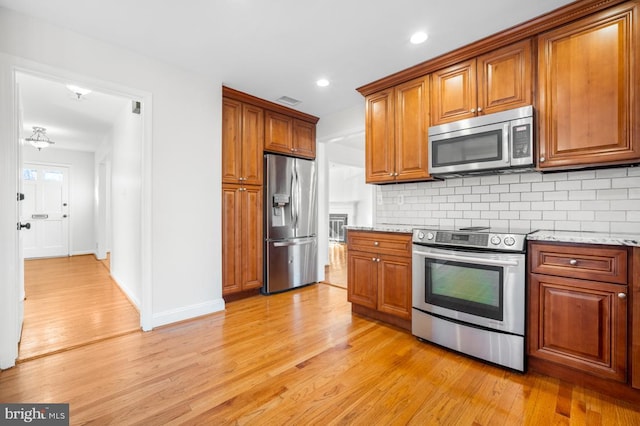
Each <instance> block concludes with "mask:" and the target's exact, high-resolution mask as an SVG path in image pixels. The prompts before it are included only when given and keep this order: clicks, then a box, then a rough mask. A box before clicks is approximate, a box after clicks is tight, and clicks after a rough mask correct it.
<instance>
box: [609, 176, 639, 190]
mask: <svg viewBox="0 0 640 426" xmlns="http://www.w3.org/2000/svg"><path fill="white" fill-rule="evenodd" d="M611 187H612V188H640V176H637V177H625V178H615V179H611Z"/></svg>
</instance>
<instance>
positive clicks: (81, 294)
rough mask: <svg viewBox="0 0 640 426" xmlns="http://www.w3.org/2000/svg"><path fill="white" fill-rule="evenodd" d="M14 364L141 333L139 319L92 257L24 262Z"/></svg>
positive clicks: (101, 263) (103, 266)
mask: <svg viewBox="0 0 640 426" xmlns="http://www.w3.org/2000/svg"><path fill="white" fill-rule="evenodd" d="M24 269H25V271H24V273H25V292H26V300H25V303H24V310H25V313H24V325H23V329H22V340H21V342H20V348H19V356H18V362H24V361H26V360H28V359H32V358H39V357H41V356H44V355H48V354H51V353H56V352H62V351H65V350H68V349H72V348H75V347H79V346H84V345H86V344H89V343H94V342H98V341H101V340H105V339H108V338H112V337H116V336H122V335H124V334H128V333H132V332H135V331H137V330H140V315H139V313H138V311H137V310H136V309H135V308H134V307H133V305H132V304H131V302H129V300H128V299H127V297H126V296H125V295H124V293H123V292H122V291H121V290H120V288H119V287H118V286H117V284H116V283H115V282H114V281H113V280H112V279H111V276H110V275H109V269H108V262H104V261H98V260H96V259H95V257H94V256H93V255H85V256H71V257H60V258H49V259H33V260H26V261H25V268H24Z"/></svg>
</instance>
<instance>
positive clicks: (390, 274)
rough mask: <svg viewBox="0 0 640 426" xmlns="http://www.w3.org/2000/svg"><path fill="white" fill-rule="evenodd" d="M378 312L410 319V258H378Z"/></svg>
mask: <svg viewBox="0 0 640 426" xmlns="http://www.w3.org/2000/svg"><path fill="white" fill-rule="evenodd" d="M379 259H380V261H379V262H377V263H378V310H379V311H381V312H386V313H388V314H392V315H395V316H397V317H400V318H405V319H411V258H407V257H399V256H380V257H379Z"/></svg>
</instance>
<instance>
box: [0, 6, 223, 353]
mask: <svg viewBox="0 0 640 426" xmlns="http://www.w3.org/2000/svg"><path fill="white" fill-rule="evenodd" d="M0 53H2V54H3V56H2V62H0V66H1V67H2V68H1V69H0V78H1V79H2V80H1V81H0V88H2V93H3V96H2V97H0V98H1V99H0V123H2V124H3V127H2V131H1V132H0V137H1V140H0V146H1V148H0V158H2V159H3V161H5V162H6V164H7V165H9V166H8V167H7V168H3V169H2V170H3V173H4V172H5V171H6V174H7V176H4V175H3V176H4V177H5V178H6V179H3V180H2V181H0V182H1V183H0V186H1V188H2V189H1V191H2V192H1V193H0V195H3V197H4V199H10V200H12V199H15V192H16V191H15V189H16V188H15V179H12V176H15V175H14V174H13V171H14V170H15V166H14V167H13V169H12V168H11V166H10V165H11V164H14V163H17V153H16V149H15V147H14V144H16V132H14V130H15V129H14V127H15V125H14V124H13V123H15V122H16V121H17V118H16V113H15V111H16V106H15V97H12V96H10V95H11V94H12V93H13V87H14V81H13V74H14V72H15V69H16V67H17V68H20V69H23V70H27V71H36V72H39V73H42V74H44V75H47V76H51V75H54V76H57V77H58V78H63V77H65V78H68V79H71V78H73V80H74V81H75V82H77V83H78V84H83V85H86V86H87V87H95V86H98V87H99V89H100V90H101V91H104V92H107V93H113V94H117V95H123V94H130V93H134V94H138V96H139V97H140V98H141V99H142V98H144V99H153V101H152V105H146V110H147V112H148V113H149V117H148V120H151V123H152V126H150V127H147V126H146V124H145V127H144V137H145V153H146V155H145V160H144V165H143V168H142V174H143V179H144V183H143V217H144V216H148V217H145V218H144V220H142V221H141V226H142V227H143V233H144V235H147V234H148V239H146V240H144V241H142V247H143V253H142V263H143V265H142V273H143V278H142V280H143V298H144V300H143V301H142V305H143V306H142V308H143V322H144V321H146V320H145V318H146V316H145V312H146V309H145V304H146V303H149V311H150V317H149V318H150V319H149V320H148V323H147V324H146V326H145V324H143V326H144V327H146V328H149V327H152V326H157V325H161V324H165V323H168V322H172V321H178V320H182V319H186V318H190V317H193V316H196V315H201V314H207V313H210V312H214V311H218V310H221V309H224V301H223V299H222V287H221V242H220V228H221V189H220V182H221V176H220V157H221V154H220V153H221V148H220V146H221V145H220V144H221V128H222V126H221V103H222V89H221V86H222V81H221V79H219V78H216V77H215V76H208V77H206V78H205V77H202V76H200V75H197V74H194V73H191V72H187V71H185V70H182V69H179V68H177V67H173V66H169V65H167V64H166V63H164V62H161V61H157V60H153V59H150V58H148V57H145V56H142V55H138V54H135V53H132V52H129V51H127V50H125V49H123V48H119V47H115V46H112V45H109V44H107V43H103V42H99V41H96V40H94V39H91V38H88V37H84V36H81V35H78V34H75V33H73V32H71V31H68V30H65V29H61V28H58V27H55V26H53V25H50V24H48V23H46V22H44V21H40V20H38V19H35V18H31V17H27V16H24V15H21V14H18V13H15V12H12V11H9V10H7V9H4V8H0ZM5 94H7V96H5ZM143 107H145V106H143ZM145 123H149V121H145ZM5 124H8V125H7V126H4V125H5ZM203 135H206V137H203ZM3 165H4V163H3ZM147 177H148V178H149V179H148V180H149V182H147ZM147 190H149V191H150V193H149V194H147V192H146V191H147ZM11 194H12V197H11V198H7V197H8V196H9V195H11ZM147 198H148V200H149V203H148V204H147V203H146V200H147ZM193 212H196V213H197V219H198V220H197V221H194V220H193V217H192V216H193ZM15 216H16V214H15V213H13V214H11V213H3V215H2V216H0V219H1V220H2V221H3V222H2V223H3V226H4V225H7V224H11V227H9V228H8V229H15V223H16V220H15V219H16V218H15ZM194 222H197V225H194V224H193V223H194ZM190 223H191V224H192V225H189V224H190ZM144 227H148V233H147V232H146V231H145V228H144ZM0 228H1V227H0ZM3 237H7V239H6V240H5V239H4V238H3ZM0 241H3V244H5V245H3V246H2V247H3V249H5V250H7V252H6V257H5V256H4V254H5V253H2V254H3V256H2V257H3V258H5V259H11V257H12V256H14V255H15V252H16V250H17V249H16V247H15V244H12V242H15V241H16V237H15V231H13V232H11V233H9V232H7V231H5V232H3V233H1V234H0ZM9 263H15V262H14V261H13V260H10V261H5V262H4V263H3V264H2V266H3V268H0V269H2V270H3V272H2V274H3V275H2V278H3V280H2V282H6V283H11V282H14V281H16V273H15V271H13V270H5V269H4V267H5V266H7V265H8V264H9ZM12 268H15V267H12ZM5 271H6V272H5ZM145 277H148V280H149V288H150V290H149V295H147V294H146V292H145V290H144V286H145V280H146V279H147V278H145ZM4 278H8V279H7V280H6V281H5V280H4ZM2 296H7V297H8V298H4V297H3V298H1V301H0V312H3V313H5V312H6V313H7V314H6V315H5V316H6V317H7V318H8V317H10V316H11V317H12V318H13V316H12V315H13V314H11V312H10V311H9V310H5V309H12V310H14V309H13V308H9V306H12V305H13V304H15V295H14V294H13V293H12V292H10V291H7V292H6V294H5V293H3V294H2ZM0 319H2V320H4V319H5V318H4V316H3V317H2V318H0ZM8 319H9V320H10V321H11V323H8V324H7V325H6V329H7V330H9V331H8V332H7V333H5V334H2V335H0V339H1V340H0V351H3V353H0V365H3V364H4V365H6V362H3V361H4V360H5V358H3V357H2V356H3V354H6V353H9V352H10V351H12V350H13V349H12V348H11V347H9V348H8V347H7V345H9V346H12V345H14V344H15V342H11V341H10V340H11V339H8V340H5V339H3V337H6V335H9V334H10V333H13V331H11V330H13V329H14V328H15V327H14V324H12V323H14V322H15V320H13V319H11V318H8ZM0 323H2V321H0ZM0 327H2V326H0ZM0 332H2V330H0Z"/></svg>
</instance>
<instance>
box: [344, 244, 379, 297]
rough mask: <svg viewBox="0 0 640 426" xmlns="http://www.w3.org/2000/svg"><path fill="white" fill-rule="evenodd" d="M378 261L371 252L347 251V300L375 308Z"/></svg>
mask: <svg viewBox="0 0 640 426" xmlns="http://www.w3.org/2000/svg"><path fill="white" fill-rule="evenodd" d="M377 277H378V262H376V255H375V254H372V253H365V252H358V251H351V250H349V251H348V253H347V300H348V301H349V302H351V303H355V304H357V305H362V306H366V307H367V308H371V309H377V299H378V278H377Z"/></svg>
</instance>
